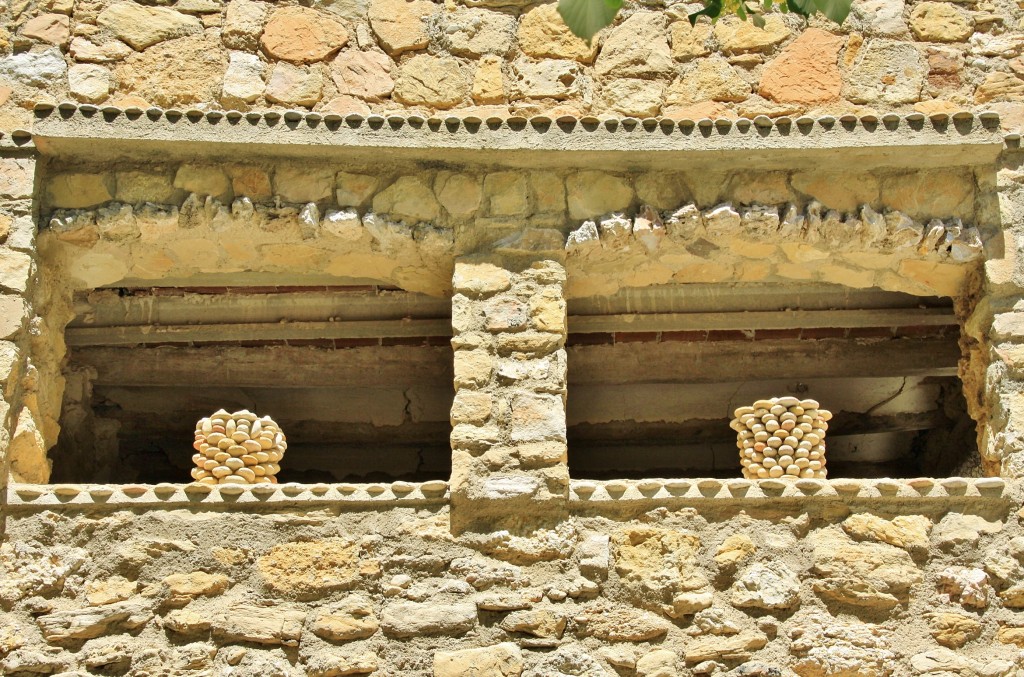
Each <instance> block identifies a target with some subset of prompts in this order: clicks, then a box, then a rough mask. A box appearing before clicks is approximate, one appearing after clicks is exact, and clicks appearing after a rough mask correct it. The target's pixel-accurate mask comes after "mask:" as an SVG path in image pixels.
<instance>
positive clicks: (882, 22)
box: [850, 0, 908, 38]
mask: <svg viewBox="0 0 1024 677" xmlns="http://www.w3.org/2000/svg"><path fill="white" fill-rule="evenodd" d="M905 8H906V3H905V2H904V1H903V0H854V2H853V3H852V7H851V11H850V19H851V23H854V22H855V25H857V26H858V27H859V28H860V30H861V31H862V32H863V33H864V34H865V35H868V36H871V37H874V36H881V37H888V38H899V37H905V36H906V35H907V32H908V31H907V22H906V21H905V20H904V18H903V10H904V9H905Z"/></svg>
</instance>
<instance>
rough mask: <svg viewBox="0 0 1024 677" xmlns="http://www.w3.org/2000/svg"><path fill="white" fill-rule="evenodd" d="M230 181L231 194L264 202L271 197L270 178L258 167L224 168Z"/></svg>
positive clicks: (239, 166) (237, 166) (236, 166)
mask: <svg viewBox="0 0 1024 677" xmlns="http://www.w3.org/2000/svg"><path fill="white" fill-rule="evenodd" d="M225 170H226V171H227V174H228V177H229V178H230V179H231V192H232V193H234V194H235V195H236V196H239V197H242V196H245V197H248V198H250V199H252V200H266V199H268V198H270V197H271V196H272V195H273V188H272V186H271V184H270V176H269V175H268V174H267V172H266V171H265V170H263V169H261V168H259V167H252V166H248V165H234V166H228V167H226V168H225Z"/></svg>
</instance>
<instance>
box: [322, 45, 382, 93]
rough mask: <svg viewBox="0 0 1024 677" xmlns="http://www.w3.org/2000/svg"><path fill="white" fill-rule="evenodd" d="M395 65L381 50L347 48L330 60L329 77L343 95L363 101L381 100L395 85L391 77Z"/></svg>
mask: <svg viewBox="0 0 1024 677" xmlns="http://www.w3.org/2000/svg"><path fill="white" fill-rule="evenodd" d="M393 66H394V64H393V62H392V61H391V59H390V58H389V57H388V55H387V54H384V53H383V52H360V51H357V50H351V49H350V50H346V51H344V52H342V53H341V54H339V55H338V57H337V58H336V59H335V60H334V61H333V62H332V63H331V79H333V80H334V84H335V85H336V86H337V87H338V92H339V93H340V94H343V95H349V96H356V97H359V98H360V99H365V100H366V101H382V100H384V99H386V98H388V97H389V96H391V92H392V91H393V90H394V88H395V81H394V80H393V79H392V77H391V69H392V67H393Z"/></svg>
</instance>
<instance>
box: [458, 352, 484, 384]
mask: <svg viewBox="0 0 1024 677" xmlns="http://www.w3.org/2000/svg"><path fill="white" fill-rule="evenodd" d="M493 371H494V360H493V359H492V358H491V356H490V354H488V353H487V352H485V351H483V350H458V351H456V352H455V387H456V388H479V387H481V386H483V385H486V384H487V382H488V381H490V380H491V374H492V373H493Z"/></svg>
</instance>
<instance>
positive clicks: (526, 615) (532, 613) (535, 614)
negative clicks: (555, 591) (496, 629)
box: [498, 609, 566, 639]
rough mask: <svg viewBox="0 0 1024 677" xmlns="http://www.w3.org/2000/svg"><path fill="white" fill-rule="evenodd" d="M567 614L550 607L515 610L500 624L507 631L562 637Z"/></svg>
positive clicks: (554, 637)
mask: <svg viewBox="0 0 1024 677" xmlns="http://www.w3.org/2000/svg"><path fill="white" fill-rule="evenodd" d="M565 623H566V619H565V616H564V615H562V614H560V613H556V612H553V611H551V610H550V609H525V610H521V611H513V612H512V613H510V614H509V615H508V616H506V617H505V618H503V619H502V620H501V622H500V623H499V624H498V625H499V626H500V627H501V629H502V630H505V631H506V632H522V633H525V634H527V635H532V636H534V637H549V638H553V639H560V638H561V637H562V633H563V632H564V631H565Z"/></svg>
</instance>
